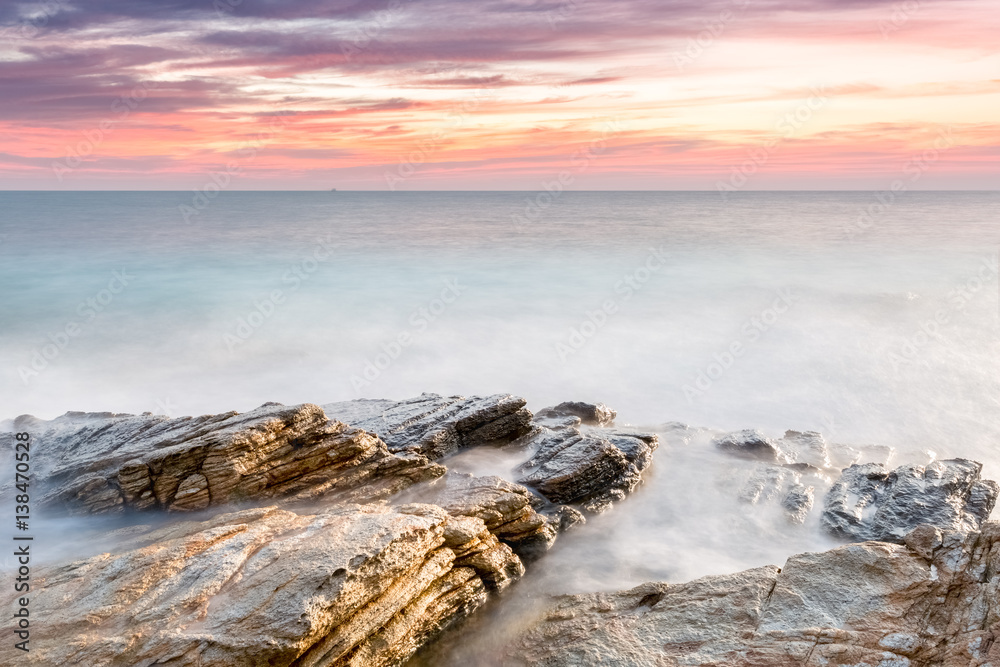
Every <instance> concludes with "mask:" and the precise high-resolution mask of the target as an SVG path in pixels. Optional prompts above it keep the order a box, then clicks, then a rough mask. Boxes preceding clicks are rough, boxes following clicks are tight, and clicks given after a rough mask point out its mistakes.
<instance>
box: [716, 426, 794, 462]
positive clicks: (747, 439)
mask: <svg viewBox="0 0 1000 667" xmlns="http://www.w3.org/2000/svg"><path fill="white" fill-rule="evenodd" d="M712 442H713V444H714V445H715V446H716V447H717V448H718V449H720V450H722V451H723V452H725V453H727V454H729V455H731V456H736V457H739V458H742V459H751V460H755V461H765V462H767V463H785V462H787V459H786V457H785V455H784V453H783V452H782V451H781V450H780V449H779V448H778V445H776V444H775V443H774V442H773V441H771V440H770V439H769V438H767V437H765V436H764V434H763V433H761V432H760V431H758V430H756V429H746V430H743V431H736V432H734V433H729V434H727V435H724V436H721V437H718V438H716V439H715V440H713V441H712Z"/></svg>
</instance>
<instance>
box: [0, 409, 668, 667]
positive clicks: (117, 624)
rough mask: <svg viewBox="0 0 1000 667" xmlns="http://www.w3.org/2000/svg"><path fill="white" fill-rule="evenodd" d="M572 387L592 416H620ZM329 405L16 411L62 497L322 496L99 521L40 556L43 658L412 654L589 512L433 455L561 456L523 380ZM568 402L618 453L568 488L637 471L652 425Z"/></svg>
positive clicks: (632, 476) (99, 506) (40, 481)
mask: <svg viewBox="0 0 1000 667" xmlns="http://www.w3.org/2000/svg"><path fill="white" fill-rule="evenodd" d="M567 405H569V406H571V408H570V409H572V410H575V411H576V412H583V413H584V416H587V415H588V414H591V415H592V416H593V421H595V422H598V423H600V422H602V420H603V421H604V422H606V421H607V419H608V418H609V416H610V417H612V418H613V415H614V412H613V411H612V410H610V409H608V408H606V407H605V406H600V408H598V407H597V406H592V405H589V404H567ZM327 409H328V410H329V411H330V412H331V413H333V414H335V415H336V416H339V417H340V418H341V419H329V418H328V416H327V414H326V412H325V411H324V410H323V409H322V408H320V407H318V406H316V405H310V404H305V405H299V406H283V405H280V404H274V403H271V404H265V405H263V406H261V407H260V408H258V409H256V410H253V411H250V412H247V413H244V414H238V413H235V412H230V413H225V414H221V415H210V416H203V417H198V418H190V417H185V418H178V419H170V418H166V417H157V416H153V415H149V414H146V415H140V416H135V415H120V414H111V413H67V414H66V415H64V416H63V417H60V418H58V419H55V420H52V421H42V420H37V419H34V418H32V417H28V416H25V417H20V418H18V419H17V420H16V421H15V424H14V427H15V429H16V430H28V431H31V433H32V435H33V439H34V442H35V443H36V446H37V447H39V448H41V449H44V451H45V452H46V456H45V457H39V459H38V463H37V464H36V467H35V468H34V472H35V478H34V483H35V484H36V488H38V489H39V490H40V491H42V492H43V498H42V503H41V504H42V506H43V507H44V508H45V509H46V510H47V511H48V512H52V511H56V512H62V511H68V512H71V513H78V514H100V513H109V512H117V513H123V512H126V511H134V512H139V511H154V510H167V511H170V512H182V511H183V512H186V511H201V516H202V517H204V516H206V515H210V514H211V513H212V511H215V512H216V513H218V512H224V511H226V510H225V508H227V507H232V506H233V505H248V504H249V505H253V504H257V505H259V504H261V503H265V502H269V501H270V502H275V501H279V502H280V503H281V506H282V507H284V508H295V507H303V506H305V505H306V504H307V503H306V501H315V500H321V501H322V502H321V503H320V504H319V505H318V506H320V507H322V508H326V509H324V510H323V511H321V512H319V513H318V514H317V513H315V511H313V512H309V511H305V512H303V511H290V510H289V509H281V508H278V507H257V508H251V509H244V510H241V511H237V512H231V511H230V512H229V513H225V514H217V515H216V516H215V517H214V518H211V519H208V520H203V521H199V522H192V521H184V520H181V519H180V517H178V518H177V519H175V520H174V522H173V524H172V525H168V527H166V528H162V529H159V530H152V529H149V528H139V529H130V530H129V531H126V533H128V534H132V533H134V532H135V531H136V530H138V531H139V533H140V535H139V536H138V537H132V538H129V539H127V540H126V541H124V542H122V541H121V535H120V534H108V535H105V536H104V537H103V538H102V539H107V540H108V544H109V546H110V549H109V552H108V553H105V554H101V555H99V556H95V557H93V558H88V559H86V560H83V561H78V562H76V563H72V564H70V565H66V566H61V567H52V568H46V569H43V570H41V571H40V572H36V573H35V574H36V579H35V582H36V587H37V588H38V589H39V590H38V592H34V591H33V593H32V611H33V613H34V614H35V615H36V616H38V617H44V618H45V619H46V620H45V623H44V628H43V629H41V630H40V631H37V632H33V634H32V642H33V643H32V652H31V657H32V664H40V665H64V664H88V665H107V666H116V665H122V666H124V665H137V664H172V665H192V666H193V665H289V666H291V665H294V666H295V667H313V666H315V667H327V666H332V665H337V666H342V665H343V666H347V665H358V666H360V665H396V664H400V663H401V662H402V661H404V660H405V659H406V658H407V657H408V656H409V655H410V654H411V653H413V651H415V650H416V649H417V648H418V647H419V646H421V645H422V644H424V643H426V642H427V641H428V640H429V639H430V638H432V637H433V636H435V635H436V634H438V633H439V632H440V631H441V630H442V629H443V628H445V627H447V626H449V625H450V624H453V623H455V622H458V621H460V620H461V619H463V618H464V617H465V616H467V615H468V614H470V613H471V612H472V611H474V610H475V609H477V608H478V607H479V606H481V605H482V604H483V603H484V602H485V601H486V600H487V598H488V596H489V594H490V592H499V591H502V590H503V589H505V588H507V587H508V586H510V585H511V584H512V583H514V582H515V581H517V580H518V579H519V578H520V577H521V576H523V574H524V572H525V563H530V562H531V561H533V560H534V559H537V558H538V557H540V556H541V555H542V554H544V553H545V551H546V550H548V549H549V548H550V547H551V546H552V544H553V542H554V541H555V539H556V536H557V534H558V533H559V532H561V531H563V530H566V529H567V528H569V527H571V526H573V525H575V524H577V523H580V522H582V521H583V520H584V519H583V516H582V514H581V513H580V512H579V511H578V510H576V509H574V508H572V507H569V506H566V505H561V504H556V503H553V502H551V501H550V500H547V499H546V498H545V497H544V496H541V495H535V494H534V493H533V492H532V491H531V490H529V489H528V488H526V487H525V486H522V485H519V484H514V483H512V482H508V481H506V480H504V479H502V478H499V477H495V476H492V477H473V476H471V475H458V474H454V473H451V474H447V470H446V468H445V467H444V466H443V465H440V464H438V463H435V462H433V461H432V460H431V459H440V458H443V457H446V456H447V455H449V454H453V453H456V452H458V451H460V450H463V449H468V448H471V447H477V446H491V447H493V446H503V445H512V446H515V447H518V448H523V449H525V450H526V454H525V455H526V456H527V455H528V452H530V451H532V450H533V449H535V448H537V449H540V450H543V453H544V455H545V456H548V454H547V453H545V452H548V451H549V450H548V449H546V448H547V447H548V444H547V443H549V442H550V440H539V439H538V438H542V437H543V436H546V435H549V434H551V433H553V432H554V431H553V429H551V428H549V427H548V426H544V425H542V424H535V423H533V422H532V415H531V413H530V412H529V411H528V410H526V409H525V407H524V400H523V399H520V398H516V397H512V396H509V395H497V396H490V397H472V398H463V397H448V398H444V397H440V396H436V395H430V394H425V395H422V396H420V397H418V398H416V399H411V400H407V401H397V402H393V401H356V402H350V403H346V404H334V405H330V406H327ZM588 411H589V412H588ZM569 420H570V422H569V425H568V426H565V427H560V428H559V437H558V438H557V439H559V440H561V441H562V442H563V447H562V448H564V449H567V448H568V449H569V450H572V449H573V447H575V446H577V444H578V443H579V442H580V441H581V440H583V439H586V440H587V441H588V442H599V443H601V446H602V447H606V448H608V454H609V455H610V456H612V457H613V458H614V460H615V462H616V464H617V467H616V468H614V469H613V470H612V471H611V474H604V475H600V476H596V477H594V478H591V477H592V475H593V473H594V467H593V464H594V462H593V461H590V460H582V459H580V460H577V461H575V462H574V463H573V464H572V465H571V466H569V467H568V468H567V467H566V466H564V468H563V469H562V470H561V471H560V472H559V474H560V475H562V476H563V481H562V482H561V483H562V484H563V485H564V487H565V488H569V486H571V485H577V486H581V488H582V486H583V485H586V489H587V491H586V493H575V494H570V495H571V496H572V497H571V499H570V500H571V502H575V501H580V502H583V501H591V500H593V499H594V498H596V497H599V496H600V495H601V494H609V493H610V494H614V498H616V499H618V498H621V497H623V496H624V493H625V492H627V491H629V490H631V489H633V488H634V487H635V485H636V484H638V482H639V476H638V473H639V472H640V471H641V470H642V469H643V468H645V467H646V466H647V465H648V464H649V454H650V453H651V451H652V447H654V446H655V442H656V440H655V436H643V435H641V434H638V435H634V434H625V433H621V432H617V431H608V430H606V429H595V432H596V430H600V431H601V432H602V435H603V436H606V439H601V438H599V437H596V436H593V435H589V436H586V438H584V437H583V436H582V434H581V432H580V430H579V428H577V427H578V426H580V421H581V419H580V417H579V416H571V417H569ZM346 421H351V422H352V423H351V425H348V424H347V423H346ZM358 425H361V426H363V427H364V428H359V427H358ZM379 436H382V437H381V438H380V437H379ZM0 438H2V439H4V440H9V439H10V434H3V435H0ZM382 438H384V440H383V439H382ZM611 442H615V443H617V444H616V445H612V444H610V443H611ZM576 458H577V459H579V456H577V457H576ZM547 470H554V469H552V468H551V467H550V468H549V469H547ZM552 474H555V473H552ZM549 477H551V474H550V476H549ZM549 477H545V476H544V475H543V476H540V477H538V478H537V479H538V480H548V479H549ZM441 478H444V479H441ZM626 478H627V483H623V481H622V480H623V479H626ZM434 481H440V483H438V484H437V485H436V486H435V485H431V486H430V487H429V490H424V491H421V492H420V493H417V494H416V495H421V496H423V497H429V498H430V499H431V500H432V504H430V503H418V504H413V503H410V504H405V505H399V506H397V507H395V508H393V507H390V506H388V505H387V504H385V502H384V501H386V500H388V499H395V498H396V497H398V495H399V493H400V492H401V491H403V490H404V489H406V488H408V487H411V486H415V485H418V484H419V483H421V482H434ZM539 485H540V486H544V484H541V483H540V484H539ZM546 488H548V487H546ZM553 488H554V487H553ZM8 491H9V489H8ZM415 493H416V490H415ZM399 502H400V501H398V500H397V501H396V503H397V505H398V503H399ZM357 503H365V504H357ZM315 506H317V505H313V507H315ZM130 516H133V515H130ZM134 516H139V515H138V514H135V515H134ZM116 541H117V543H116ZM6 649H7V647H5V650H6ZM18 656H20V654H18ZM11 657H12V658H13V657H14V656H11ZM3 661H4V662H5V663H6V662H7V659H6V656H4V658H3ZM12 664H13V663H12Z"/></svg>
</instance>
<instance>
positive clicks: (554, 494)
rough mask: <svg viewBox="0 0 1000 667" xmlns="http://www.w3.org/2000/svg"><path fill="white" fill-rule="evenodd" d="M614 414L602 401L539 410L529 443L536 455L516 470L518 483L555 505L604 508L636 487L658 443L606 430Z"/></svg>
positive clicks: (650, 435) (635, 434)
mask: <svg viewBox="0 0 1000 667" xmlns="http://www.w3.org/2000/svg"><path fill="white" fill-rule="evenodd" d="M615 416H616V413H615V411H614V410H611V409H610V408H608V407H607V406H606V405H604V404H603V403H600V404H597V405H594V404H590V403H560V404H559V405H557V406H555V407H553V408H546V409H544V410H542V411H540V412H539V417H540V419H539V420H538V421H537V422H536V423H537V424H538V430H537V432H536V433H534V434H533V435H532V436H531V438H530V441H529V444H530V446H531V447H533V448H534V454H533V455H532V457H531V458H530V459H529V460H527V461H525V462H524V463H523V464H521V466H520V467H519V468H518V470H519V471H520V472H521V473H523V475H522V476H521V477H520V478H519V479H518V480H517V481H518V482H519V483H520V484H524V485H525V486H529V487H531V488H533V489H534V490H536V491H537V492H538V493H540V494H541V495H542V496H544V497H545V498H546V499H547V500H549V501H551V502H553V503H557V504H579V505H581V506H582V507H583V508H584V509H586V510H587V511H589V512H595V513H599V512H603V511H606V510H607V509H609V508H610V507H611V505H612V504H613V503H614V502H615V501H619V500H622V499H624V498H625V497H626V496H627V495H628V494H630V493H632V492H633V491H634V490H635V489H636V488H637V487H638V486H639V484H640V483H641V481H642V472H643V471H644V470H645V469H646V468H647V467H649V464H650V463H651V462H652V455H653V452H654V451H655V450H656V448H657V446H658V445H659V438H658V437H657V436H656V434H653V433H638V432H634V431H623V430H618V429H613V428H608V426H609V425H610V424H611V423H612V421H613V420H614V418H615ZM585 423H590V424H599V425H600V427H597V428H595V427H590V426H585V425H584V424H585Z"/></svg>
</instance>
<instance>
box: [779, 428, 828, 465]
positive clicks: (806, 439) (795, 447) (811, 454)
mask: <svg viewBox="0 0 1000 667" xmlns="http://www.w3.org/2000/svg"><path fill="white" fill-rule="evenodd" d="M777 447H778V448H779V449H780V451H782V452H783V453H784V454H785V455H786V456H787V457H788V458H789V460H790V461H791V462H792V463H803V464H806V465H808V466H811V467H813V468H817V469H823V468H829V467H830V451H829V449H828V448H827V445H826V440H824V439H823V436H822V435H821V434H819V433H817V432H816V431H805V432H799V431H785V436H784V437H783V438H782V439H781V440H780V441H779V442H778V443H777Z"/></svg>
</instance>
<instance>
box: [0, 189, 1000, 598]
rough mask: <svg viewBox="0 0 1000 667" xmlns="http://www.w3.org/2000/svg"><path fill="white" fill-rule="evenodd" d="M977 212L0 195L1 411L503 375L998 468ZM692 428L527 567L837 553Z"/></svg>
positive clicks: (666, 412) (644, 419)
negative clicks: (783, 514) (761, 502)
mask: <svg viewBox="0 0 1000 667" xmlns="http://www.w3.org/2000/svg"><path fill="white" fill-rule="evenodd" d="M998 211H1000V193H998V192H915V191H914V192H896V193H892V192H882V193H876V192H729V193H724V194H720V193H718V192H568V191H567V192H545V191H542V192H343V191H341V192H235V191H226V192H221V193H218V194H216V195H215V196H214V197H212V198H208V197H207V196H201V197H199V196H197V195H195V194H193V193H191V192H0V279H2V282H0V284H2V291H0V322H2V328H0V331H2V333H0V359H2V360H3V363H2V364H0V375H2V380H0V408H2V409H0V420H7V419H11V418H14V417H16V416H18V415H21V414H32V415H35V416H37V417H41V418H53V417H56V416H58V415H60V414H62V413H64V412H66V411H70V410H74V411H102V412H103V411H110V412H119V413H142V412H152V413H154V414H166V415H171V416H182V415H200V414H209V413H215V412H221V411H228V410H238V411H244V410H248V409H252V408H254V407H256V406H258V405H260V404H262V403H264V402H268V401H277V402H281V403H286V404H297V403H303V402H310V403H317V404H324V403H331V402H335V401H344V400H350V399H354V398H363V397H367V398H392V399H402V398H407V397H412V396H416V395H419V394H421V393H422V392H434V393H438V394H443V395H484V394H494V393H512V394H516V395H518V396H523V397H524V398H525V399H526V400H527V401H528V407H529V408H531V409H533V410H538V409H541V408H544V407H546V406H549V405H553V404H556V403H559V402H562V401H588V402H603V403H606V404H607V405H609V406H610V407H612V408H614V409H615V410H617V412H618V424H619V425H628V426H630V427H635V428H647V429H651V430H658V431H662V432H666V431H667V430H670V431H671V432H672V433H677V432H678V431H677V429H678V428H680V427H679V425H680V424H683V425H686V426H687V427H689V428H690V429H694V430H692V431H691V432H692V433H701V431H697V429H708V430H711V431H712V432H723V431H730V430H737V429H745V428H756V429H760V430H761V431H763V432H764V433H765V434H767V435H769V436H771V437H780V436H781V435H782V434H783V433H784V432H785V431H786V430H788V429H794V430H798V431H807V430H811V431H818V432H820V433H822V434H823V436H824V437H825V438H826V439H827V440H828V441H830V442H837V443H845V444H851V445H869V444H876V445H887V446H890V447H893V448H895V450H896V452H897V455H896V459H895V460H896V461H897V462H924V463H926V462H929V461H933V460H935V459H937V460H941V459H947V458H952V457H965V458H971V459H975V460H978V461H980V462H982V463H983V464H984V476H986V477H989V478H992V479H1000V288H998V275H997V273H998V261H1000V221H998V219H997V213H998ZM5 424H6V428H9V427H10V422H5ZM706 432H707V431H706ZM703 440H704V438H702V437H701V436H698V437H692V438H689V439H687V440H685V439H680V440H676V439H675V440H673V441H671V440H669V439H668V438H664V444H663V445H662V446H661V448H660V449H659V450H658V451H657V453H656V454H655V455H654V463H653V466H652V468H651V469H650V471H648V472H647V475H646V483H645V485H644V486H643V488H642V490H641V491H640V492H638V493H637V494H635V495H634V496H633V497H630V498H629V499H627V500H625V501H624V502H622V503H619V505H618V506H617V507H616V508H615V509H614V510H613V511H612V512H610V513H608V514H606V515H602V516H601V517H596V518H593V519H592V520H591V521H590V522H589V523H588V525H587V526H586V527H584V528H583V529H581V530H580V531H579V537H571V534H567V536H566V538H565V540H564V542H565V544H563V545H562V546H558V545H557V548H556V551H555V552H554V553H553V556H552V558H550V559H543V561H542V562H543V563H548V564H547V565H545V567H542V568H538V572H539V574H537V575H535V576H537V577H539V581H542V580H544V582H545V586H543V587H541V588H545V587H547V589H548V590H552V591H557V592H576V591H581V590H596V589H609V588H622V587H626V586H629V585H635V584H638V583H641V582H642V581H646V580H651V579H661V580H669V581H683V580H687V579H690V578H694V577H698V576H703V575H707V574H720V573H724V572H733V571H737V570H739V569H743V568H747V567H754V566H758V565H763V564H767V563H774V564H777V565H780V564H781V563H782V562H783V560H784V558H787V556H789V555H791V554H793V553H797V552H799V551H806V550H815V549H821V548H828V547H829V546H830V544H831V543H830V542H829V540H828V538H826V537H825V536H823V535H822V533H821V531H820V530H819V527H818V525H815V524H814V523H809V524H807V525H806V526H800V527H790V526H787V525H779V524H780V521H778V519H777V518H774V517H770V515H767V516H765V515H764V514H761V515H760V516H758V517H756V518H750V519H748V518H747V516H748V512H750V511H751V510H750V509H748V508H746V507H744V506H741V505H739V504H738V503H736V502H735V500H732V501H730V500H728V499H727V498H728V496H727V494H726V493H725V492H724V489H723V490H722V491H720V481H719V477H718V475H716V474H715V473H714V472H713V471H712V467H713V466H715V465H716V464H717V463H718V461H717V459H716V458H713V457H714V456H715V454H713V453H711V452H709V451H708V449H707V448H706V447H705V446H704V443H703V442H702V441H703ZM698 443H702V444H698ZM38 455H39V456H44V452H40V453H39V454H38ZM501 458H502V457H501ZM493 463H496V461H494V462H493ZM468 465H470V466H472V467H473V468H475V469H476V470H479V469H480V468H483V469H486V468H489V465H492V464H490V463H489V461H485V462H478V463H477V462H473V463H469V464H468ZM477 466H478V467H477ZM723 486H724V485H723ZM761 511H762V512H763V510H761ZM772 518H773V519H774V521H772ZM761 522H765V523H766V526H770V527H769V528H762V526H764V525H765V523H761ZM767 522H770V523H767ZM598 538H601V539H602V540H603V541H601V542H600V545H599V546H595V544H596V542H595V540H597V539H598ZM560 549H561V551H560Z"/></svg>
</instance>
